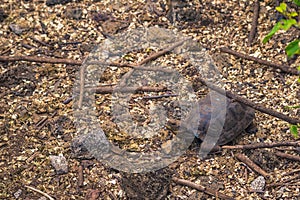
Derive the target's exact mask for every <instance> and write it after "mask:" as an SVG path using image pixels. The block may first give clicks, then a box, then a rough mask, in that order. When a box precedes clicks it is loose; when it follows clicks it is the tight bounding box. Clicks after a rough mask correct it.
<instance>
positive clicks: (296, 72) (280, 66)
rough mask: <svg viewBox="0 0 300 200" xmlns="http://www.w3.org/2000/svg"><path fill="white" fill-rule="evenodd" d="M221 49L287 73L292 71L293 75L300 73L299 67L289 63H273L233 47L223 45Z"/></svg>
mask: <svg viewBox="0 0 300 200" xmlns="http://www.w3.org/2000/svg"><path fill="white" fill-rule="evenodd" d="M220 51H221V52H225V53H229V54H231V55H234V56H237V57H239V58H242V59H246V60H251V61H254V62H257V63H259V64H262V65H267V66H271V67H274V68H276V69H280V70H281V71H283V72H286V73H290V74H293V75H298V74H299V71H298V70H297V69H295V68H291V67H289V66H288V65H282V64H279V63H273V62H270V61H266V60H262V59H260V58H256V57H253V56H249V55H246V54H242V53H239V52H236V51H234V50H231V49H229V48H226V47H221V48H220Z"/></svg>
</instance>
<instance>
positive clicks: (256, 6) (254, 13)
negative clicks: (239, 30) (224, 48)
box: [248, 0, 259, 46]
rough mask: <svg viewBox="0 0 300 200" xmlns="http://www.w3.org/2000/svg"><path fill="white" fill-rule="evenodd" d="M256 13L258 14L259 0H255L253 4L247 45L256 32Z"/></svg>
mask: <svg viewBox="0 0 300 200" xmlns="http://www.w3.org/2000/svg"><path fill="white" fill-rule="evenodd" d="M258 15H259V0H257V1H256V2H255V3H254V6H253V18H252V23H251V30H250V33H249V37H248V46H250V45H251V44H252V42H253V40H254V37H255V34H256V28H257V20H258Z"/></svg>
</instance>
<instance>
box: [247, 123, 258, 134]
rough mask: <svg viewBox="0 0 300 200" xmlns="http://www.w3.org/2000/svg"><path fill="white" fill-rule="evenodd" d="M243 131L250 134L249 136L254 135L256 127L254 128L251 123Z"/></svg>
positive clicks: (254, 125)
mask: <svg viewBox="0 0 300 200" xmlns="http://www.w3.org/2000/svg"><path fill="white" fill-rule="evenodd" d="M245 131H246V132H247V133H250V134H254V133H256V132H257V131H258V129H257V127H256V124H255V123H254V122H251V123H250V124H249V126H248V127H247V128H246V129H245Z"/></svg>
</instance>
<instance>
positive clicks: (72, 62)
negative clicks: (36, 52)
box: [0, 56, 82, 65]
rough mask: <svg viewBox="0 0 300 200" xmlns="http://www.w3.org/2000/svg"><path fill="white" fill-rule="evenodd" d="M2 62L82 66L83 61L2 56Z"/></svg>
mask: <svg viewBox="0 0 300 200" xmlns="http://www.w3.org/2000/svg"><path fill="white" fill-rule="evenodd" d="M0 61H2V62H16V61H28V62H38V63H52V64H69V65H81V64H82V61H80V60H72V59H62V58H49V57H40V56H0Z"/></svg>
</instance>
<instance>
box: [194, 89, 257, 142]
mask: <svg viewBox="0 0 300 200" xmlns="http://www.w3.org/2000/svg"><path fill="white" fill-rule="evenodd" d="M214 101H215V102H214V105H216V108H217V109H222V108H225V106H224V105H222V102H221V101H219V100H218V99H217V98H216V99H215V100H214ZM223 102H226V115H225V123H224V125H223V129H222V132H221V134H220V136H219V138H218V140H217V142H216V145H218V146H220V145H224V144H227V143H229V142H231V141H233V140H234V139H235V138H236V137H237V136H239V135H240V134H241V133H243V132H244V131H246V132H248V133H255V132H257V128H256V126H255V124H254V122H253V120H254V118H255V111H254V109H253V108H251V107H249V106H247V105H245V104H243V103H240V102H237V101H235V100H233V99H229V98H227V97H226V100H225V101H223ZM215 103H216V104H215ZM199 111H200V113H199V114H200V122H199V126H198V130H197V132H196V133H194V135H195V136H196V137H197V138H199V139H201V140H202V141H203V140H204V138H205V136H206V134H207V131H208V127H209V126H214V124H210V121H211V115H212V106H211V100H210V95H206V96H205V97H204V98H203V99H201V100H200V101H199ZM220 113H221V112H220ZM216 114H217V116H215V121H218V120H219V118H221V117H222V116H224V114H223V115H221V114H218V113H216Z"/></svg>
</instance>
